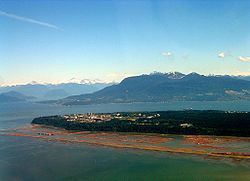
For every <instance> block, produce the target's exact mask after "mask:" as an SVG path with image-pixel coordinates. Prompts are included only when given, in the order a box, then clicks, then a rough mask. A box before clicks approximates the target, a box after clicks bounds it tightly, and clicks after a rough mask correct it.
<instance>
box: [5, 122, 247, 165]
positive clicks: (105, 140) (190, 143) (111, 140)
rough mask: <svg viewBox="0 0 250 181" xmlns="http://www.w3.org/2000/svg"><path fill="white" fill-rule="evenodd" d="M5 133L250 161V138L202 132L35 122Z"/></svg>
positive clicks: (67, 141)
mask: <svg viewBox="0 0 250 181" xmlns="http://www.w3.org/2000/svg"><path fill="white" fill-rule="evenodd" d="M0 135H2V136H4V135H6V136H16V137H30V138H33V139H43V140H46V141H60V142H63V143H75V144H81V143H87V144H94V145H99V146H107V147H114V148H126V149H139V150H148V151H160V152H170V153H180V154H194V155H201V156H202V155H204V156H210V157H223V158H233V159H239V160H240V159H244V160H249V161H250V138H248V137H247V138H242V137H219V136H203V135H202V136H201V135H186V136H184V135H161V134H142V133H138V134H137V133H114V132H90V131H79V132H72V131H67V130H64V129H58V128H52V127H45V126H40V125H32V126H27V127H23V128H18V129H14V130H8V131H5V132H1V134H0Z"/></svg>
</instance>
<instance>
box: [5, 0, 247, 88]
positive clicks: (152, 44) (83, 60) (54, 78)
mask: <svg viewBox="0 0 250 181" xmlns="http://www.w3.org/2000/svg"><path fill="white" fill-rule="evenodd" d="M249 9H250V1H247V0H242V1H238V0H235V1H230V0H225V1H223V0H221V1H215V0H214V1H213V0H203V1H195V0H189V1H188V0H186V1H181V0H176V1H174V0H171V1H170V0H169V1H167V0H166V1H157V0H152V1H146V0H145V1H143V0H140V1H139V0H138V1H132V0H131V1H130V0H127V1H118V0H116V1H108V0H103V1H100V0H96V1H94V0H92V1H91V0H89V1H66V0H64V1H56V0H54V1H52V0H51V1H24V0H23V1H13V0H10V1H7V0H6V1H0V25H1V28H0V41H1V43H0V83H1V84H5V85H10V84H20V83H27V82H30V81H33V80H35V81H39V82H52V83H57V82H63V81H67V80H69V79H71V78H73V77H75V78H89V79H101V80H104V81H119V80H121V79H122V78H123V77H126V76H130V75H137V74H142V73H150V72H153V71H161V72H169V71H180V72H183V73H189V72H198V73H201V74H210V73H211V74H250V21H249V19H250V11H249Z"/></svg>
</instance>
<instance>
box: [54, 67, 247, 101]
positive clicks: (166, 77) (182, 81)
mask: <svg viewBox="0 0 250 181" xmlns="http://www.w3.org/2000/svg"><path fill="white" fill-rule="evenodd" d="M218 100H250V81H246V80H242V79H238V78H234V77H231V76H205V75H200V74H198V73H195V72H193V73H190V74H187V75H185V74H182V73H179V72H171V73H160V72H154V73H151V74H143V75H139V76H133V77H128V78H125V79H124V80H122V81H121V82H120V83H119V84H117V85H112V86H109V87H106V88H104V89H102V90H99V91H96V92H94V93H92V94H81V95H76V96H70V97H67V98H64V99H60V100H58V101H54V102H55V103H59V104H64V105H74V104H99V103H131V102H162V101H218ZM52 102H53V101H52Z"/></svg>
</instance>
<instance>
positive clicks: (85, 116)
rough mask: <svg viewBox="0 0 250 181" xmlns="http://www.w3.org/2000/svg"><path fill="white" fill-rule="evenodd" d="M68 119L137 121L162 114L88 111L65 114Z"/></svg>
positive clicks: (92, 121)
mask: <svg viewBox="0 0 250 181" xmlns="http://www.w3.org/2000/svg"><path fill="white" fill-rule="evenodd" d="M63 117H64V118H65V119H66V120H67V121H77V122H80V123H96V122H106V121H111V120H112V119H119V120H130V121H135V120H137V119H140V118H144V119H152V118H156V117H160V114H153V115H145V114H142V113H132V114H120V113H106V114H104V113H102V114H101V113H86V114H71V115H65V116H63Z"/></svg>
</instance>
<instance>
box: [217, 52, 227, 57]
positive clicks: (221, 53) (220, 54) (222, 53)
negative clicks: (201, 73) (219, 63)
mask: <svg viewBox="0 0 250 181" xmlns="http://www.w3.org/2000/svg"><path fill="white" fill-rule="evenodd" d="M225 56H226V53H225V52H220V53H219V54H218V57H219V58H225Z"/></svg>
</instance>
